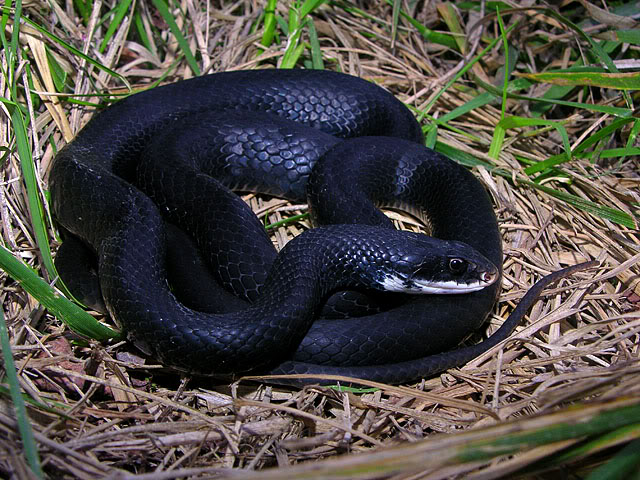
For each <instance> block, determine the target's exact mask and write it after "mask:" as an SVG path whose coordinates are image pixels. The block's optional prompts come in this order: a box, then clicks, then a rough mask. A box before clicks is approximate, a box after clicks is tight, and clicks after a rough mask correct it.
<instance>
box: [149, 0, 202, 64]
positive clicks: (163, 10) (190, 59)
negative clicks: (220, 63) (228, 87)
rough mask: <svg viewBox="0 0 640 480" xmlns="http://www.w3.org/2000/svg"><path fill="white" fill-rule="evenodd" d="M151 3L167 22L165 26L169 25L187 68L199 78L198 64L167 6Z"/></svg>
mask: <svg viewBox="0 0 640 480" xmlns="http://www.w3.org/2000/svg"><path fill="white" fill-rule="evenodd" d="M151 1H152V2H153V4H154V5H155V7H156V8H157V9H158V12H160V15H161V16H162V18H163V19H164V21H165V22H167V25H169V30H171V33H172V34H173V36H174V37H175V39H176V41H177V42H178V45H179V46H180V50H182V54H183V55H184V58H185V60H186V61H187V63H188V64H189V67H191V70H192V71H193V73H194V74H195V75H196V76H199V75H200V67H198V62H196V59H195V57H194V56H193V53H192V52H191V48H190V47H189V42H187V39H186V38H184V35H183V34H182V32H181V31H180V29H179V28H178V24H177V23H176V20H175V18H173V15H172V14H171V12H170V11H169V7H168V6H167V4H166V3H165V1H164V0H151Z"/></svg>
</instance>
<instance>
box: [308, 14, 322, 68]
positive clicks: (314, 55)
mask: <svg viewBox="0 0 640 480" xmlns="http://www.w3.org/2000/svg"><path fill="white" fill-rule="evenodd" d="M307 29H308V31H309V45H310V47H311V64H312V67H313V68H314V69H315V70H324V60H323V59H322V48H321V47H320V40H318V32H317V31H316V26H315V24H314V23H313V19H312V18H309V19H308V23H307Z"/></svg>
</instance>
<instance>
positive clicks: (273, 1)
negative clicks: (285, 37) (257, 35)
mask: <svg viewBox="0 0 640 480" xmlns="http://www.w3.org/2000/svg"><path fill="white" fill-rule="evenodd" d="M277 4H278V0H269V1H268V2H267V5H266V7H264V20H263V23H264V28H263V29H262V38H261V39H260V43H261V44H262V45H264V46H265V47H270V46H271V44H272V43H273V38H274V37H275V35H276V24H277V23H276V5H277Z"/></svg>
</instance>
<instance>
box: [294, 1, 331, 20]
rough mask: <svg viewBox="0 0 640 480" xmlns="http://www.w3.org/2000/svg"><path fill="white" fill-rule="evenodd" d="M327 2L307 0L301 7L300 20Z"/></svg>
mask: <svg viewBox="0 0 640 480" xmlns="http://www.w3.org/2000/svg"><path fill="white" fill-rule="evenodd" d="M325 2H326V0H305V2H304V3H303V4H302V6H301V7H300V14H299V15H300V17H299V18H300V20H303V19H304V18H305V17H306V16H307V15H309V14H310V13H311V12H313V11H314V10H315V9H316V8H318V7H319V6H320V5H322V4H323V3H325Z"/></svg>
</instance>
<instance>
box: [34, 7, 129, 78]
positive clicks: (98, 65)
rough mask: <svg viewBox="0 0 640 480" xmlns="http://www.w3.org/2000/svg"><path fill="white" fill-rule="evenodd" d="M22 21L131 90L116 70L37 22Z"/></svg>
mask: <svg viewBox="0 0 640 480" xmlns="http://www.w3.org/2000/svg"><path fill="white" fill-rule="evenodd" d="M22 20H23V21H24V22H25V23H27V24H29V25H30V26H32V27H33V28H35V29H36V30H38V32H40V33H41V34H42V35H45V36H46V37H48V38H49V39H51V40H53V41H54V42H55V43H57V44H58V45H60V46H61V47H62V48H64V49H65V50H68V51H69V52H71V53H73V54H74V55H75V56H77V57H79V58H81V59H83V60H84V61H86V62H87V63H89V64H91V65H93V66H94V67H96V68H98V69H99V70H102V71H104V72H106V73H108V74H109V75H111V76H112V77H114V78H117V79H119V80H120V81H121V82H122V83H123V84H124V85H125V86H126V87H127V88H129V89H130V88H131V86H130V85H129V82H128V81H127V79H126V78H124V77H123V76H122V75H120V74H119V73H117V72H116V71H115V70H111V69H110V68H108V67H105V66H104V65H103V64H102V63H100V62H98V61H97V60H95V59H94V58H92V57H89V56H87V55H85V54H84V53H82V52H81V51H80V50H78V49H77V48H75V47H74V46H73V45H71V44H70V43H67V42H65V41H64V40H62V39H61V38H60V37H58V36H56V35H54V34H53V33H51V32H49V31H48V30H47V29H45V28H43V27H41V26H40V25H38V24H37V23H36V22H34V21H33V20H31V19H29V18H26V17H22Z"/></svg>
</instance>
